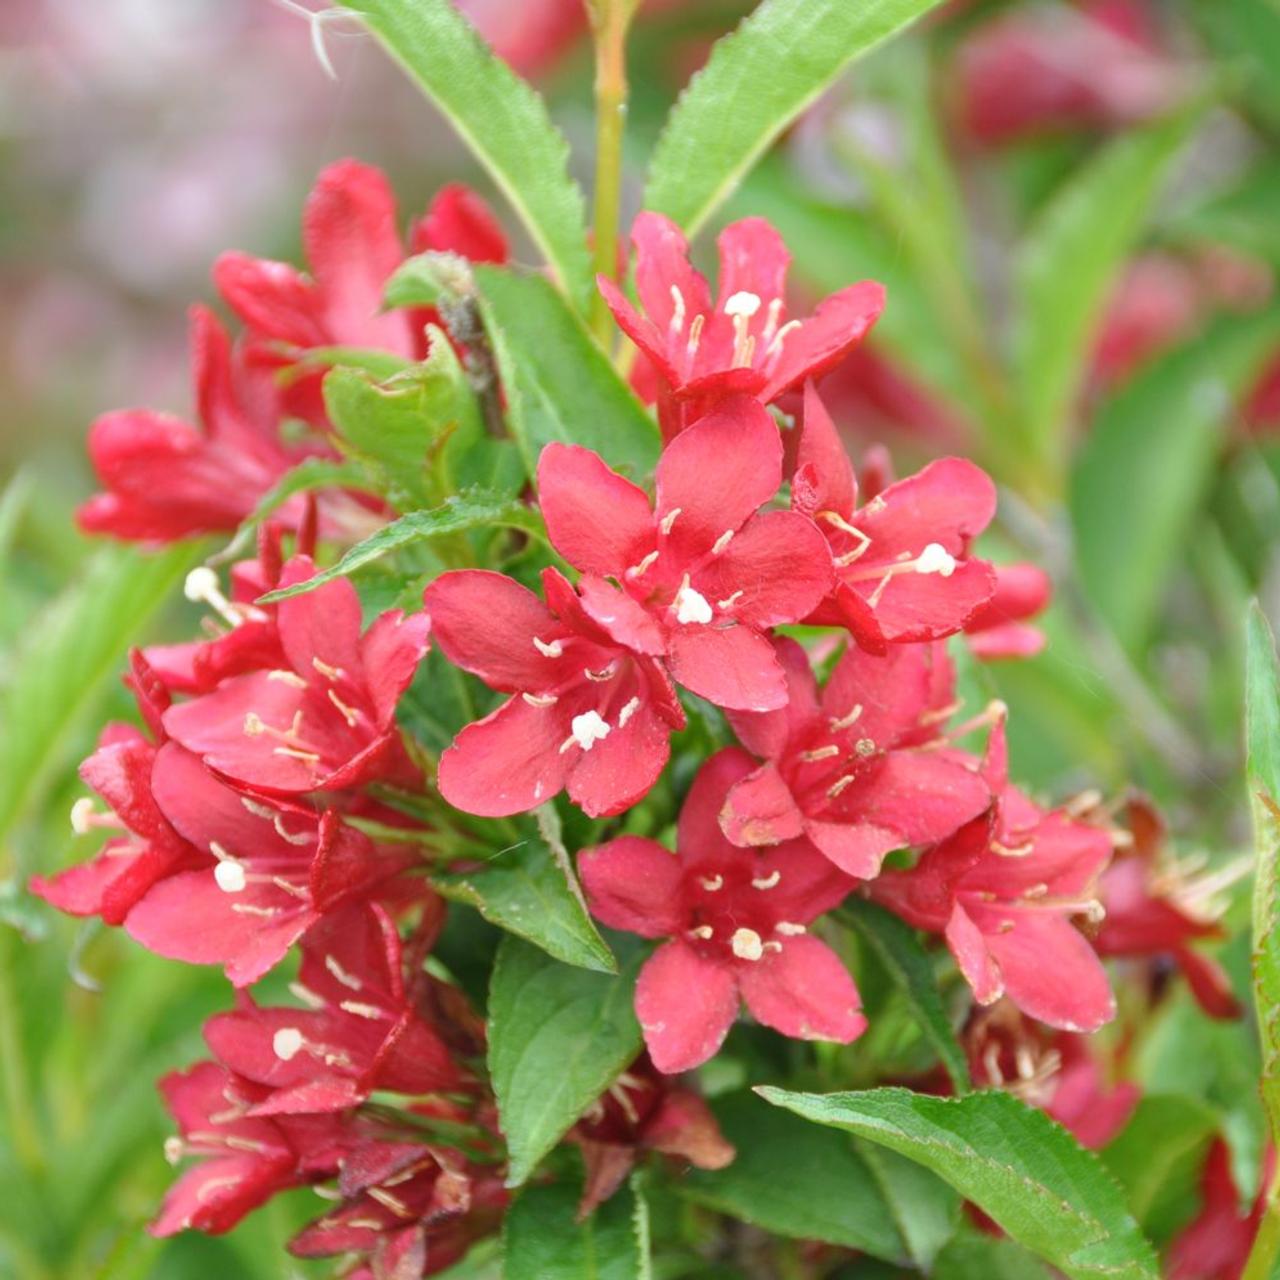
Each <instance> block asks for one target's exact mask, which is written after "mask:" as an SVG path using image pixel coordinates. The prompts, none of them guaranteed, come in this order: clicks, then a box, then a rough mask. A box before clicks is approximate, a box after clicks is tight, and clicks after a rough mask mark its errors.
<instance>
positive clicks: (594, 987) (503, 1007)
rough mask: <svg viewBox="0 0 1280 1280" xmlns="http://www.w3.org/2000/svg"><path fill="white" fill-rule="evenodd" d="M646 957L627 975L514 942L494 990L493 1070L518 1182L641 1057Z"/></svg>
mask: <svg viewBox="0 0 1280 1280" xmlns="http://www.w3.org/2000/svg"><path fill="white" fill-rule="evenodd" d="M640 959H641V957H640V956H636V957H635V959H633V961H632V962H631V963H630V964H628V965H627V966H626V967H625V968H624V970H623V971H622V973H620V974H617V975H610V974H604V973H592V972H591V971H589V970H587V969H578V968H571V967H570V966H569V965H565V964H561V963H560V962H559V961H558V960H553V959H552V958H551V957H550V956H548V955H547V954H546V953H545V952H543V951H540V950H538V948H536V947H531V946H529V945H528V943H525V942H521V941H519V940H518V939H516V938H514V937H511V936H509V935H508V936H507V937H506V938H504V939H503V940H502V945H501V947H500V948H499V949H498V958H497V960H496V962H495V963H494V966H493V978H492V982H491V985H490V988H489V1072H490V1075H491V1076H492V1079H493V1089H494V1093H495V1094H496V1095H497V1099H498V1112H499V1115H500V1117H501V1121H502V1132H503V1133H504V1134H505V1135H506V1138H507V1149H508V1152H509V1154H510V1161H511V1163H510V1170H509V1173H508V1179H507V1181H508V1185H510V1186H513V1187H516V1186H519V1185H520V1184H521V1183H523V1182H524V1181H525V1180H526V1179H527V1178H528V1177H529V1175H530V1174H531V1173H532V1172H533V1170H534V1168H535V1167H536V1166H537V1164H538V1161H539V1160H541V1159H542V1157H543V1156H545V1155H546V1154H547V1152H548V1151H550V1150H551V1148H552V1147H554V1146H555V1144H556V1143H557V1142H558V1141H559V1140H560V1138H561V1137H562V1136H563V1135H564V1133H565V1132H566V1131H567V1130H568V1129H569V1127H570V1126H571V1125H572V1124H573V1123H574V1122H575V1121H576V1120H577V1119H578V1117H579V1116H580V1115H581V1114H582V1113H583V1111H585V1110H586V1108H587V1107H589V1106H590V1105H591V1104H592V1103H593V1102H594V1101H595V1100H596V1099H597V1098H598V1097H599V1096H600V1095H601V1094H602V1093H603V1092H604V1091H605V1089H607V1088H608V1087H609V1085H610V1084H612V1083H613V1081H614V1080H615V1079H616V1078H617V1076H618V1074H619V1073H620V1072H621V1071H622V1070H623V1069H624V1068H625V1067H626V1066H627V1064H628V1063H629V1062H630V1061H631V1060H632V1058H634V1057H635V1055H636V1054H637V1053H639V1052H640V1024H639V1023H638V1022H637V1021H636V1016H635V1013H634V1012H633V1011H632V1007H631V1002H632V994H633V992H634V989H635V980H636V972H637V970H638V969H639V965H640Z"/></svg>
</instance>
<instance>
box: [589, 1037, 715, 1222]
mask: <svg viewBox="0 0 1280 1280" xmlns="http://www.w3.org/2000/svg"><path fill="white" fill-rule="evenodd" d="M568 1141H570V1142H573V1143H576V1144H577V1146H578V1148H579V1150H580V1151H581V1152H582V1159H583V1162H584V1163H585V1165H586V1167H587V1176H586V1183H585V1185H584V1187H583V1190H582V1201H581V1203H580V1204H579V1206H578V1216H579V1218H586V1217H587V1216H588V1215H589V1214H591V1213H594V1212H595V1210H596V1208H597V1207H598V1206H599V1205H601V1204H603V1203H604V1202H605V1201H606V1200H608V1199H609V1197H610V1196H611V1195H613V1193H614V1192H615V1191H617V1189H618V1188H619V1187H620V1186H621V1185H622V1183H623V1181H624V1180H625V1178H626V1177H627V1175H628V1174H629V1173H630V1172H631V1170H632V1169H633V1168H634V1167H635V1163H636V1159H637V1157H638V1155H639V1153H640V1152H642V1151H660V1152H661V1153H662V1154H663V1155H667V1156H678V1157H680V1158H681V1159H684V1160H687V1161H688V1162H689V1163H690V1164H691V1165H693V1166H694V1168H696V1169H723V1168H724V1167H725V1165H727V1164H728V1163H729V1162H730V1161H731V1160H732V1159H733V1157H734V1155H735V1154H736V1152H735V1151H734V1148H733V1147H732V1146H731V1145H730V1144H729V1142H728V1141H726V1139H725V1136H724V1134H722V1133H721V1132H720V1126H719V1125H718V1124H717V1123H716V1118H715V1116H713V1115H712V1114H711V1109H710V1107H708V1106H707V1104H706V1103H705V1102H703V1100H702V1099H701V1098H700V1097H699V1096H698V1095H697V1094H696V1093H694V1092H693V1090H692V1089H681V1088H679V1087H678V1086H676V1085H673V1084H672V1083H671V1081H670V1080H668V1079H667V1078H666V1077H664V1076H662V1075H660V1074H659V1073H658V1071H657V1070H656V1068H655V1067H654V1065H653V1063H652V1061H650V1059H649V1056H648V1054H641V1055H640V1057H639V1058H637V1059H636V1061H635V1062H633V1063H632V1064H631V1066H630V1067H628V1068H627V1070H626V1071H624V1072H623V1073H622V1074H621V1075H620V1076H619V1077H618V1078H617V1080H615V1081H614V1082H613V1084H611V1085H610V1086H609V1088H608V1089H607V1090H606V1091H605V1092H604V1093H602V1094H601V1095H600V1097H599V1099H598V1100H597V1101H596V1102H594V1103H592V1105H591V1106H590V1107H589V1108H588V1110H587V1111H586V1112H584V1114H583V1116H582V1119H581V1120H579V1121H578V1123H577V1124H576V1125H574V1127H573V1128H572V1129H571V1130H570V1131H569V1134H568Z"/></svg>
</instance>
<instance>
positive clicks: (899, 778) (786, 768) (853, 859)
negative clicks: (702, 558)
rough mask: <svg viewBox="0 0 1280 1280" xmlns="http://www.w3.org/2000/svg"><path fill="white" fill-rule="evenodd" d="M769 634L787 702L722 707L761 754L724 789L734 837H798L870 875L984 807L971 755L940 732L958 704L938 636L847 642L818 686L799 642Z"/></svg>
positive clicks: (750, 842)
mask: <svg viewBox="0 0 1280 1280" xmlns="http://www.w3.org/2000/svg"><path fill="white" fill-rule="evenodd" d="M775 644H776V646H777V650H778V656H779V658H780V659H781V661H782V665H783V667H784V668H785V669H786V672H787V686H788V690H789V693H790V698H789V701H788V703H787V706H786V707H785V708H784V709H783V710H781V711H774V712H769V713H768V714H765V715H753V714H743V713H741V712H738V713H735V714H732V715H731V717H730V719H731V721H732V723H733V727H734V729H735V731H736V732H737V735H738V738H739V740H740V741H741V742H742V744H743V745H744V746H745V747H747V748H748V749H749V750H751V751H753V752H754V753H755V754H756V755H758V756H760V757H761V758H762V759H763V760H764V762H765V763H763V764H762V765H760V766H759V767H758V768H756V769H754V770H753V771H752V772H751V773H749V774H748V775H747V776H745V777H744V778H742V779H741V780H739V781H738V782H737V783H736V785H735V786H733V788H732V789H731V790H730V791H729V794H728V796H727V797H726V799H725V804H724V808H723V811H722V812H721V815H720V822H721V825H722V827H723V829H724V832H725V835H726V836H727V837H728V838H729V839H730V840H731V841H732V842H733V843H734V844H736V845H739V846H742V847H744V848H750V847H756V846H762V845H770V844H776V843H778V842H779V841H783V840H795V839H798V838H800V837H804V838H806V839H808V840H810V841H812V843H813V844H814V845H816V846H817V847H818V849H820V850H821V851H822V853H823V854H825V855H826V857H828V858H830V859H831V861H832V862H833V863H835V865H836V866H837V867H839V868H840V869H841V870H842V871H844V872H845V873H846V874H848V875H851V876H856V877H858V878H859V879H869V878H870V877H872V876H874V875H875V874H876V872H877V871H878V870H879V869H880V864H881V862H882V861H883V859H884V857H885V855H886V854H887V853H889V852H891V851H892V850H894V849H900V848H902V847H904V846H907V845H923V844H932V843H933V842H935V841H938V840H942V839H945V838H946V837H947V836H949V835H951V834H952V833H953V832H955V831H956V830H958V829H959V828H960V827H961V826H963V825H964V823H966V822H968V821H969V820H970V819H971V818H974V817H976V816H977V815H978V814H980V813H982V812H983V811H984V810H985V809H986V808H987V806H988V805H989V804H990V802H991V793H990V791H989V790H988V788H987V785H986V783H985V782H984V781H983V780H982V778H981V777H980V776H979V775H978V773H977V771H976V767H975V766H976V762H975V761H972V760H970V759H969V758H968V757H967V756H965V755H963V754H962V753H961V752H958V751H956V750H954V749H952V748H950V747H948V746H947V744H946V739H945V738H944V737H943V736H942V734H943V730H944V728H945V724H946V720H947V718H948V716H949V715H950V713H951V712H952V711H953V710H954V709H955V708H954V706H953V705H952V688H951V685H952V674H951V667H950V663H949V661H948V660H947V657H946V654H945V651H944V650H943V648H942V646H941V645H895V646H894V647H893V648H892V649H891V650H890V651H889V653H888V654H886V655H885V656H884V657H877V656H875V655H873V654H869V653H867V652H866V651H865V650H862V649H858V648H856V647H850V648H849V649H848V650H847V651H846V652H845V654H844V656H843V657H842V658H841V659H840V661H839V663H837V665H836V667H835V670H834V671H833V672H832V674H831V677H830V679H829V680H828V681H827V685H826V688H825V689H823V690H822V691H821V692H819V690H818V686H817V681H816V680H815V678H814V674H813V670H812V667H811V666H810V662H809V656H808V654H807V653H806V652H805V651H804V649H803V648H801V646H800V645H798V644H797V643H796V642H795V641H794V640H787V639H779V640H777V641H775Z"/></svg>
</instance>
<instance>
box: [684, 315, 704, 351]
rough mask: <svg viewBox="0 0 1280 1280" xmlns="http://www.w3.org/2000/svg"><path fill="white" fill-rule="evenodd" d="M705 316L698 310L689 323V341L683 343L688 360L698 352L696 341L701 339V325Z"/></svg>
mask: <svg viewBox="0 0 1280 1280" xmlns="http://www.w3.org/2000/svg"><path fill="white" fill-rule="evenodd" d="M706 321H707V317H706V316H704V315H703V314H702V312H701V311H699V312H698V314H697V315H696V316H694V317H693V319H692V320H691V321H690V323H689V341H688V342H687V343H685V348H684V349H685V354H686V355H687V356H688V357H689V359H690V360H692V359H693V357H694V356H695V355H697V354H698V343H699V342H700V341H701V340H702V326H703V325H704V324H705V323H706Z"/></svg>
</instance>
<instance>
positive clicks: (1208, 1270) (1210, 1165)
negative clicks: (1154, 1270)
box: [1168, 1138, 1276, 1280]
mask: <svg viewBox="0 0 1280 1280" xmlns="http://www.w3.org/2000/svg"><path fill="white" fill-rule="evenodd" d="M1275 1167H1276V1153H1275V1149H1274V1148H1272V1147H1270V1146H1269V1147H1268V1148H1267V1152H1266V1155H1265V1157H1264V1159H1263V1167H1262V1184H1261V1186H1260V1187H1259V1189H1258V1194H1257V1197H1256V1198H1255V1200H1254V1202H1253V1204H1252V1205H1251V1206H1250V1205H1245V1204H1243V1203H1242V1200H1241V1195H1240V1189H1239V1188H1238V1187H1237V1186H1236V1180H1235V1177H1234V1176H1233V1174H1232V1172H1231V1149H1230V1148H1229V1147H1228V1146H1227V1144H1226V1143H1225V1142H1223V1141H1222V1139H1220V1138H1219V1139H1217V1140H1216V1141H1215V1142H1214V1144H1213V1146H1212V1147H1210V1148H1209V1158H1208V1159H1207V1160H1206V1161H1205V1166H1204V1173H1203V1174H1202V1175H1201V1179H1200V1190H1201V1195H1202V1197H1203V1200H1202V1203H1201V1207H1200V1212H1199V1214H1198V1215H1197V1216H1196V1219H1195V1221H1194V1222H1192V1223H1191V1225H1190V1226H1188V1227H1187V1228H1186V1229H1185V1230H1184V1231H1183V1232H1182V1233H1181V1234H1180V1235H1179V1236H1178V1237H1177V1239H1175V1240H1174V1242H1173V1244H1172V1245H1170V1247H1169V1258H1168V1275H1169V1280H1240V1276H1241V1275H1242V1274H1243V1273H1244V1267H1245V1263H1246V1262H1247V1261H1248V1259H1249V1253H1250V1251H1251V1250H1252V1248H1253V1241H1254V1237H1255V1236H1256V1235H1257V1234H1258V1227H1259V1226H1260V1225H1261V1223H1262V1215H1263V1213H1264V1212H1265V1211H1266V1205H1267V1196H1268V1192H1269V1188H1270V1184H1271V1182H1272V1181H1273V1179H1274V1178H1275ZM1246 1210H1247V1212H1246Z"/></svg>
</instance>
